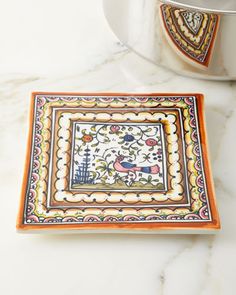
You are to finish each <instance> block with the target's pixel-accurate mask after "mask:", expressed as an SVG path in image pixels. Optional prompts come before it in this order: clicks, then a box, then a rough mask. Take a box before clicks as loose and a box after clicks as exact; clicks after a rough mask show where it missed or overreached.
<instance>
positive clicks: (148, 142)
mask: <svg viewBox="0 0 236 295" xmlns="http://www.w3.org/2000/svg"><path fill="white" fill-rule="evenodd" d="M145 143H146V145H148V146H155V145H157V141H156V140H155V139H154V138H148V139H147V140H146V141H145Z"/></svg>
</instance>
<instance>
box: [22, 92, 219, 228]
mask: <svg viewBox="0 0 236 295" xmlns="http://www.w3.org/2000/svg"><path fill="white" fill-rule="evenodd" d="M197 99H200V98H199V97H197V96H195V95H173V96H171V95H167V96H165V95H150V96H149V95H146V96H145V95H143V96H138V95H129V96H125V95H124V96H122V95H121V96H119V95H108V96H102V95H100V96H99V95H91V96H89V95H71V96H70V95H50V94H49V95H43V94H42V95H41V94H38V95H37V94H36V95H35V96H34V97H33V103H34V117H33V122H32V123H33V129H32V131H33V133H32V134H31V135H30V136H31V137H32V146H31V156H30V161H29V167H27V172H26V173H27V174H26V175H25V186H24V187H23V195H22V198H23V203H22V204H23V205H24V208H23V206H22V207H21V209H20V214H19V222H18V224H19V225H18V227H19V228H27V226H28V227H29V226H30V225H35V226H36V225H39V224H41V225H42V224H45V225H46V224H61V225H63V224H64V225H65V226H66V225H69V224H71V225H72V224H75V225H78V226H79V225H80V224H84V225H86V224H101V223H102V224H104V226H105V227H107V225H108V224H114V225H115V224H119V227H120V226H121V225H122V224H126V225H127V224H129V223H130V224H150V223H151V224H159V223H160V225H161V224H162V223H170V224H176V222H177V223H178V224H183V226H184V224H185V226H186V224H188V223H191V224H194V223H195V222H196V224H199V223H205V222H206V223H207V224H208V223H212V222H214V223H215V224H216V223H217V225H216V226H217V227H219V222H218V219H217V212H216V211H215V204H214V199H213V200H212V196H210V198H211V202H212V204H213V207H214V208H213V209H214V210H213V211H212V208H211V207H210V203H209V195H208V194H209V191H208V189H207V187H209V184H207V183H206V177H205V171H204V168H203V167H204V163H203V157H202V146H201V141H200V134H199V132H200V130H199V126H198V125H199V121H198V110H197V103H198V101H197ZM58 106H60V107H68V106H69V107H76V108H81V107H82V108H95V107H96V108H101V109H104V108H114V109H115V108H142V109H150V110H152V109H158V108H161V107H168V108H179V109H181V112H182V114H183V116H184V120H183V125H184V129H185V145H186V152H187V153H189V154H191V155H192V157H189V160H188V163H187V165H188V169H189V168H190V170H189V181H190V188H189V189H190V192H191V205H190V207H184V206H183V207H178V208H165V207H164V208H153V207H152V206H150V207H145V208H143V207H142V206H140V207H139V208H133V207H132V206H130V207H128V208H83V209H81V208H66V209H63V208H61V209H60V208H51V209H48V208H47V191H45V186H47V178H48V177H49V175H47V173H48V172H47V169H44V168H45V167H47V166H48V165H49V160H50V152H46V153H42V149H44V148H45V147H46V148H49V147H50V141H51V132H50V128H51V123H52V116H51V115H52V109H53V107H58ZM191 167H192V168H194V169H193V170H192V172H191ZM28 172H29V174H28ZM209 181H210V180H209ZM210 193H212V188H211V190H210ZM212 212H213V213H214V216H213V218H214V220H213V218H212ZM160 225H159V227H160ZM193 226H194V225H193ZM148 227H149V226H148ZM157 227H158V225H157Z"/></svg>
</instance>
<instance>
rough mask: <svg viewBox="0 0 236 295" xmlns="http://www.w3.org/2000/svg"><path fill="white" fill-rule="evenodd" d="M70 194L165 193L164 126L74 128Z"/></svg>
mask: <svg viewBox="0 0 236 295" xmlns="http://www.w3.org/2000/svg"><path fill="white" fill-rule="evenodd" d="M71 154H72V157H71V169H70V190H84V189H88V190H90V191H93V190H95V191H99V190H100V191H106V190H109V191H123V190H127V189H128V190H129V191H131V190H134V191H147V190H152V191H153V190H155V191H166V190H167V169H166V155H165V141H164V133H163V125H162V124H161V123H155V124H151V123H146V124H145V123H142V124H140V123H136V124H135V123H117V124H109V123H99V124H96V123H92V122H91V123H81V122H74V124H73V139H72V153H71Z"/></svg>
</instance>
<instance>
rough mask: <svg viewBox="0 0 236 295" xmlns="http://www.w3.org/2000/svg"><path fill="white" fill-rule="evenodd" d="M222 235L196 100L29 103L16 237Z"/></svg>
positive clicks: (129, 97)
mask: <svg viewBox="0 0 236 295" xmlns="http://www.w3.org/2000/svg"><path fill="white" fill-rule="evenodd" d="M219 227H220V226H219V218H218V214H217V210H216V204H215V198H214V190H213V184H212V177H211V173H210V166H209V159H208V152H207V143H206V131H205V124H204V113H203V96H202V95H200V94H98V93H96V94H94V93H93V94H74V93H73V94H68V93H67V94H65V93H34V94H33V95H32V98H31V110H30V131H29V141H28V151H27V159H26V166H25V174H24V181H23V189H22V197H21V204H20V210H19V216H18V221H17V228H18V230H20V231H24V232H29V231H34V232H38V231H39V230H42V231H45V232H47V231H52V230H53V231H55V232H57V231H69V232H73V231H76V232H88V231H89V232H94V231H95V232H147V233H155V232H161V233H164V232H175V233H178V232H181V233H209V232H212V231H215V230H217V229H219Z"/></svg>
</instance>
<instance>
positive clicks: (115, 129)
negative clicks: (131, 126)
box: [111, 125, 120, 133]
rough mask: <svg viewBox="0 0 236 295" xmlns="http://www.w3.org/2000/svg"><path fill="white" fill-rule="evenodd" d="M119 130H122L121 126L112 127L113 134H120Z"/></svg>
mask: <svg viewBox="0 0 236 295" xmlns="http://www.w3.org/2000/svg"><path fill="white" fill-rule="evenodd" d="M119 130H120V126H118V125H112V126H111V132H112V133H117V132H119Z"/></svg>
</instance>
